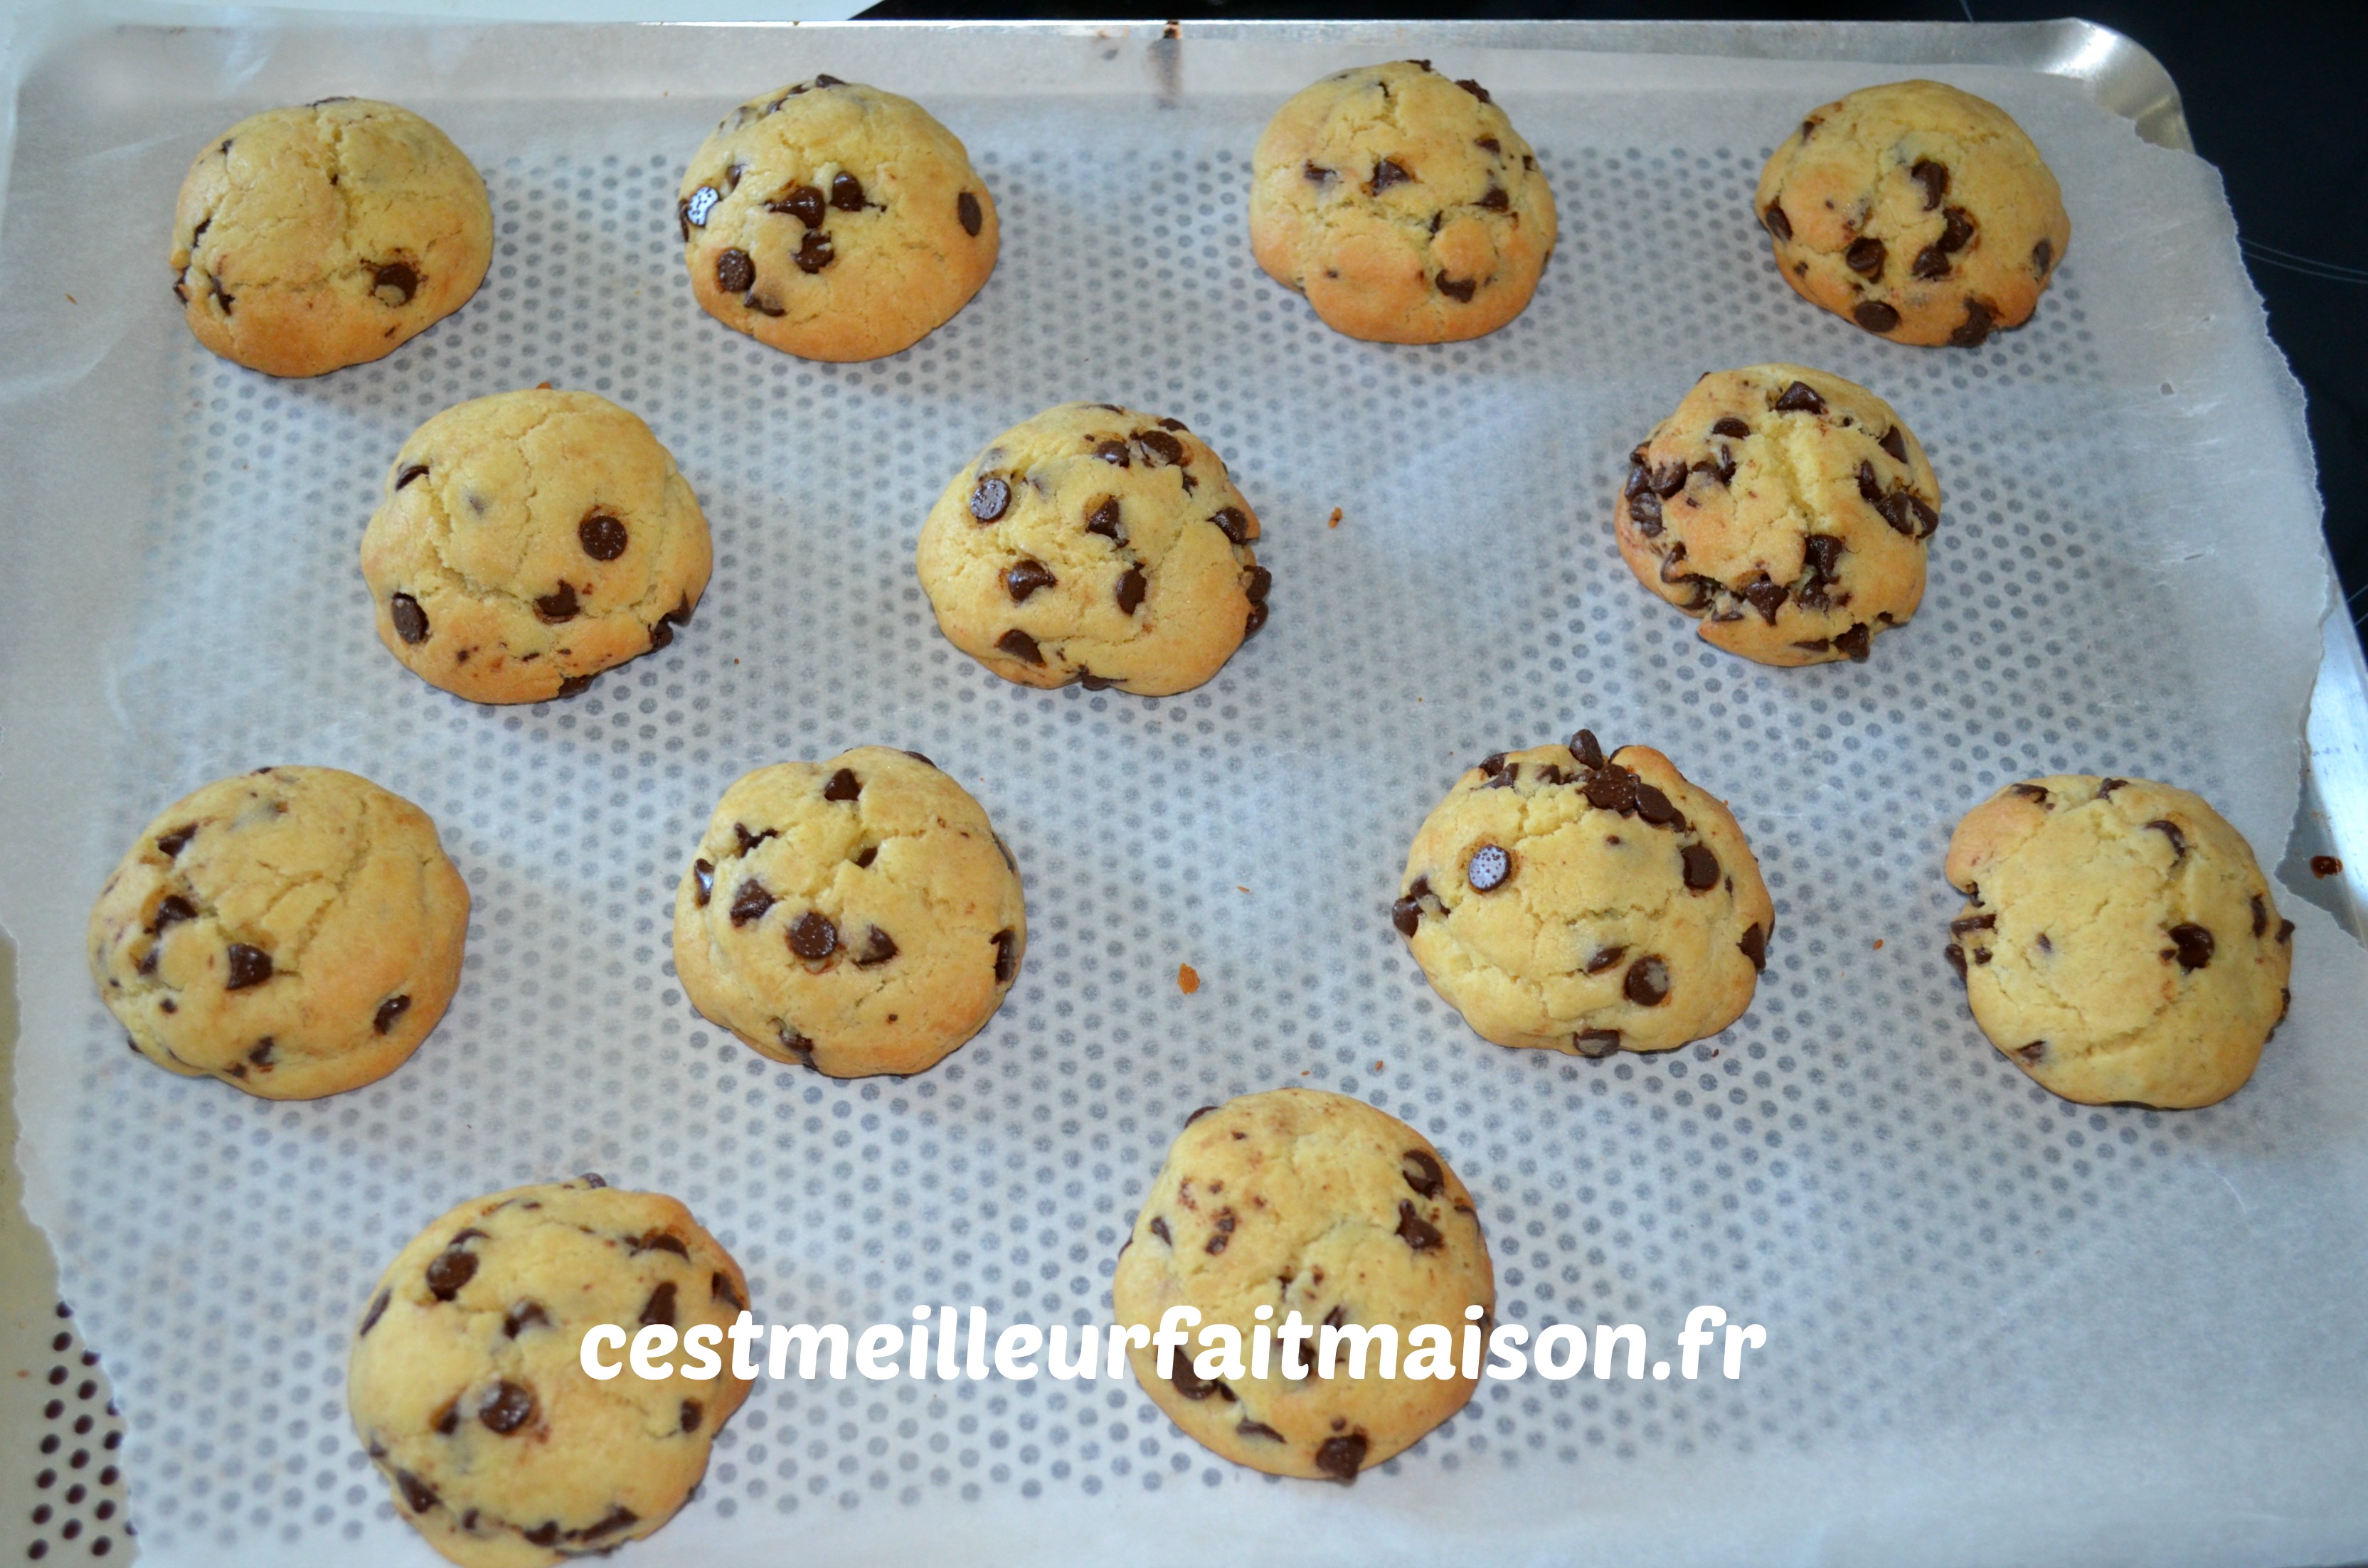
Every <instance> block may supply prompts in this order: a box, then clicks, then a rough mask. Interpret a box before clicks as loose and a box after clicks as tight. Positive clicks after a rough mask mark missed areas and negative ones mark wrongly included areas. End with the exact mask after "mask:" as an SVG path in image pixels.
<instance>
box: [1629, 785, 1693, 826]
mask: <svg viewBox="0 0 2368 1568" xmlns="http://www.w3.org/2000/svg"><path fill="white" fill-rule="evenodd" d="M1630 777H1631V778H1634V775H1633V774H1632V775H1630ZM1635 795H1636V815H1637V816H1638V817H1640V818H1642V819H1643V820H1644V821H1645V823H1646V824H1648V825H1650V826H1653V827H1675V828H1677V829H1678V830H1679V831H1680V832H1683V831H1684V829H1685V825H1686V820H1685V815H1684V813H1683V812H1679V810H1678V804H1677V802H1676V801H1672V800H1670V799H1669V798H1668V796H1667V795H1664V794H1663V793H1661V791H1660V790H1656V789H1655V788H1654V787H1653V786H1652V785H1650V784H1647V783H1645V781H1644V780H1643V779H1642V778H1638V779H1636V786H1635Z"/></svg>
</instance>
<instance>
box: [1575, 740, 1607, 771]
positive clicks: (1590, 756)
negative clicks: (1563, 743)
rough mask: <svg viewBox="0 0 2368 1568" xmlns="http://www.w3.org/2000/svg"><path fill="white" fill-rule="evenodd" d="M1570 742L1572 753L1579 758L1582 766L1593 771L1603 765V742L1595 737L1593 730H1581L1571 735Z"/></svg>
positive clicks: (1579, 763)
mask: <svg viewBox="0 0 2368 1568" xmlns="http://www.w3.org/2000/svg"><path fill="white" fill-rule="evenodd" d="M1568 744H1569V748H1570V755H1571V756H1574V757H1576V758H1577V760H1578V765H1579V766H1580V767H1584V768H1586V769H1587V770H1588V771H1589V772H1593V771H1595V770H1596V769H1597V768H1600V767H1602V766H1603V744H1602V743H1601V742H1600V741H1598V740H1597V739H1596V738H1595V732H1594V731H1593V730H1581V731H1579V732H1578V733H1577V734H1575V735H1573V736H1571V738H1570V741H1569V743H1568Z"/></svg>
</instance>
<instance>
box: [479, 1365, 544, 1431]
mask: <svg viewBox="0 0 2368 1568" xmlns="http://www.w3.org/2000/svg"><path fill="white" fill-rule="evenodd" d="M477 1419H478V1420H480V1421H482V1422H484V1424H485V1428H486V1430H488V1431H491V1432H498V1433H500V1434H501V1435H502V1436H503V1437H508V1436H509V1435H510V1434H511V1433H513V1432H515V1431H517V1430H518V1428H519V1427H521V1426H525V1425H526V1424H527V1423H528V1422H529V1421H531V1420H533V1419H534V1391H533V1390H532V1389H530V1388H529V1387H527V1386H526V1385H525V1384H524V1383H514V1382H511V1381H509V1380H508V1379H507V1378H505V1379H503V1380H502V1381H501V1383H500V1384H499V1386H497V1387H496V1388H495V1390H494V1392H493V1393H492V1394H491V1395H489V1396H488V1397H487V1398H486V1400H485V1403H483V1404H481V1405H479V1406H477Z"/></svg>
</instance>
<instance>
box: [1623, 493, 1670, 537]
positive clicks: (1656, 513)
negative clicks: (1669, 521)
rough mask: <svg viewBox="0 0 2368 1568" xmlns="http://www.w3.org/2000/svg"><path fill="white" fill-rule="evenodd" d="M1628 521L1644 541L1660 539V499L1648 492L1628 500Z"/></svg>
mask: <svg viewBox="0 0 2368 1568" xmlns="http://www.w3.org/2000/svg"><path fill="white" fill-rule="evenodd" d="M1627 499H1628V520H1629V522H1631V523H1633V524H1634V525H1635V528H1636V531H1637V532H1638V533H1640V534H1643V535H1644V536H1645V538H1646V539H1658V538H1660V537H1661V527H1662V524H1661V498H1660V497H1659V496H1657V495H1656V494H1653V493H1652V492H1651V491H1650V490H1646V491H1645V492H1643V493H1642V494H1636V495H1631V496H1629V497H1628V498H1627Z"/></svg>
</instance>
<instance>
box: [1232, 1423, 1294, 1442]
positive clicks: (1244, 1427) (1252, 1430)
mask: <svg viewBox="0 0 2368 1568" xmlns="http://www.w3.org/2000/svg"><path fill="white" fill-rule="evenodd" d="M1234 1432H1235V1435H1236V1436H1238V1437H1270V1438H1272V1439H1273V1440H1274V1441H1276V1442H1278V1443H1280V1442H1281V1441H1282V1440H1283V1437H1282V1434H1281V1433H1280V1432H1278V1431H1276V1430H1275V1429H1274V1428H1273V1427H1271V1426H1268V1425H1267V1424H1266V1423H1265V1422H1263V1421H1252V1420H1250V1419H1249V1418H1248V1417H1247V1416H1245V1417H1243V1419H1242V1421H1241V1423H1240V1425H1238V1426H1235V1428H1234Z"/></svg>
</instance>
